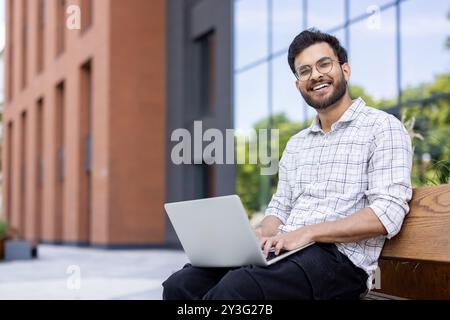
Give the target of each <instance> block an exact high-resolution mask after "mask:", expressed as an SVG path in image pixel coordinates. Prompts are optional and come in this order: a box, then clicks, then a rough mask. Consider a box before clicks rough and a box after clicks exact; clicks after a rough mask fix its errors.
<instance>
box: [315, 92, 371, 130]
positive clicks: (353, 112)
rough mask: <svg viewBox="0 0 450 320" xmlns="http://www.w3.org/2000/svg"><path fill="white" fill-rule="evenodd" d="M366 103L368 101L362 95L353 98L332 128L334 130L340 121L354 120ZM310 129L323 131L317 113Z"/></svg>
mask: <svg viewBox="0 0 450 320" xmlns="http://www.w3.org/2000/svg"><path fill="white" fill-rule="evenodd" d="M365 105H366V103H365V102H364V100H363V99H362V98H361V97H359V98H358V99H355V100H353V102H352V104H351V105H350V107H349V108H348V109H347V110H345V112H344V114H343V115H342V116H341V117H340V118H339V120H338V121H336V122H335V123H333V125H332V126H331V129H332V130H333V129H334V128H335V127H336V126H337V124H338V123H344V122H351V121H353V120H354V119H355V118H356V117H357V116H358V114H359V113H360V112H361V110H362V108H363V107H364V106H365ZM309 130H310V131H311V132H321V131H322V128H321V127H320V123H319V116H318V115H316V116H315V117H314V120H313V122H312V123H311V125H310V126H309Z"/></svg>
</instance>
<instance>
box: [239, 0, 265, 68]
mask: <svg viewBox="0 0 450 320" xmlns="http://www.w3.org/2000/svg"><path fill="white" fill-rule="evenodd" d="M234 10H235V11H234V14H235V21H234V25H235V32H234V35H235V69H239V68H241V67H243V66H245V65H247V64H249V63H252V62H254V61H255V60H258V59H262V58H266V57H267V55H268V51H267V35H268V33H267V1H261V0H240V1H235V6H234Z"/></svg>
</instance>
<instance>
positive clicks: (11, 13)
mask: <svg viewBox="0 0 450 320" xmlns="http://www.w3.org/2000/svg"><path fill="white" fill-rule="evenodd" d="M15 1H17V0H9V1H8V15H7V17H6V18H7V19H8V20H9V21H8V47H9V50H8V61H9V63H8V64H7V66H6V68H7V70H8V81H7V84H6V85H7V91H6V92H7V93H6V94H7V97H6V98H7V99H8V101H11V100H12V97H13V92H14V57H15V53H14V15H15V11H14V3H16V2H15Z"/></svg>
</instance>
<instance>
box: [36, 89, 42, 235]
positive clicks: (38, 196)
mask: <svg viewBox="0 0 450 320" xmlns="http://www.w3.org/2000/svg"><path fill="white" fill-rule="evenodd" d="M36 108H37V110H36V129H35V130H36V134H35V139H36V140H35V143H36V164H35V165H36V194H35V200H34V201H35V203H34V212H35V220H34V231H35V233H34V235H35V239H36V240H39V239H40V237H41V231H42V211H43V210H42V204H43V201H42V196H43V184H44V183H43V182H44V161H43V154H42V152H43V150H42V146H43V140H44V132H43V131H44V124H43V119H44V117H43V109H44V99H43V98H40V99H39V100H38V101H37V103H36Z"/></svg>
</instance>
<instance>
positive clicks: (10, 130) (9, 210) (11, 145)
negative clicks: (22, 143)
mask: <svg viewBox="0 0 450 320" xmlns="http://www.w3.org/2000/svg"><path fill="white" fill-rule="evenodd" d="M13 134H14V126H13V122H12V121H10V122H9V123H8V136H7V140H6V141H7V145H6V155H7V157H8V169H7V177H6V179H7V180H6V181H7V186H6V188H7V192H8V195H7V198H6V208H5V210H6V219H7V220H8V222H11V219H12V210H13V207H12V199H13V194H12V192H13V188H12V186H13V181H12V179H13V177H14V174H13V168H14V166H13V164H12V161H13V157H12V155H13V153H14V143H13V141H14V136H13Z"/></svg>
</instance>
